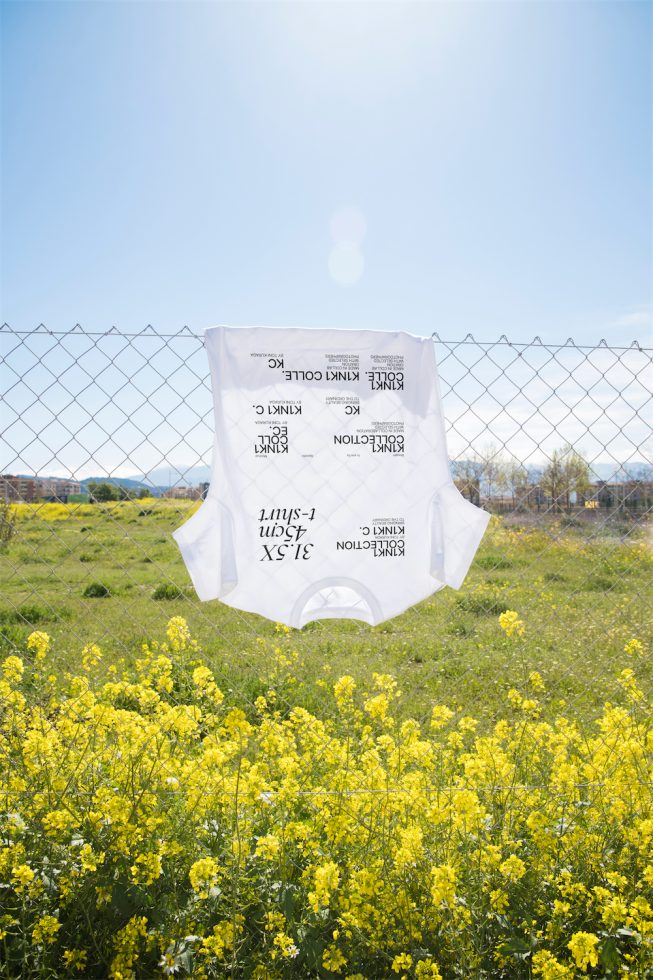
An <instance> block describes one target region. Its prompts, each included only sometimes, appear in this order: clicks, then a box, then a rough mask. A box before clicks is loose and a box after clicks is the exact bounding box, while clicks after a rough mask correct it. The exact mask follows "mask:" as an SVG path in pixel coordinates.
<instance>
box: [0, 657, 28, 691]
mask: <svg viewBox="0 0 653 980" xmlns="http://www.w3.org/2000/svg"><path fill="white" fill-rule="evenodd" d="M24 670H25V666H24V664H23V661H22V660H21V659H20V657H13V656H12V657H7V658H6V659H5V660H3V661H2V673H3V674H4V676H5V677H6V678H7V680H8V681H9V682H10V683H11V684H20V682H21V680H22V677H23V672H24Z"/></svg>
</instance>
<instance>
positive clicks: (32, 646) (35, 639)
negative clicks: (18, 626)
mask: <svg viewBox="0 0 653 980" xmlns="http://www.w3.org/2000/svg"><path fill="white" fill-rule="evenodd" d="M49 646H50V637H49V636H48V634H47V633H42V632H41V631H40V630H35V631H34V632H33V633H30V635H29V636H28V637H27V649H28V650H31V651H32V652H33V653H34V659H35V660H36V661H37V662H38V661H40V660H44V659H45V655H46V653H47V652H48V647H49Z"/></svg>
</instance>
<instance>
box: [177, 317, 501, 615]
mask: <svg viewBox="0 0 653 980" xmlns="http://www.w3.org/2000/svg"><path fill="white" fill-rule="evenodd" d="M205 345H206V350H207V353H208V358H209V365H210V370H211V380H212V387H213V399H214V409H215V411H214V416H215V438H214V445H213V467H212V474H211V482H210V488H209V492H208V495H207V497H206V500H205V501H204V502H203V503H202V505H201V506H200V508H199V509H198V510H197V511H196V512H195V514H194V515H193V516H192V517H190V518H189V519H188V520H187V521H186V522H185V523H184V524H183V525H182V526H181V527H179V528H178V529H177V530H176V531H174V532H173V537H174V538H175V540H176V542H177V544H178V545H179V548H180V550H181V553H182V556H183V558H184V561H185V563H186V566H187V568H188V571H189V574H190V576H191V579H192V581H193V584H194V586H195V590H196V592H197V595H198V597H199V598H200V600H202V601H206V600H209V599H220V600H221V601H222V602H224V603H226V604H227V605H229V606H232V607H234V608H236V609H242V610H247V611H249V612H254V613H259V614H260V615H262V616H266V617H267V618H269V619H271V620H274V621H275V622H281V623H285V624H286V625H288V626H292V627H297V628H299V627H301V626H303V625H304V624H305V623H308V622H310V621H311V620H314V619H324V618H351V619H360V620H363V621H364V622H366V623H370V624H371V625H376V624H377V623H381V622H383V621H384V620H386V619H390V618H391V617H393V616H397V615H398V614H399V613H401V612H403V611H404V610H405V609H408V608H409V607H410V606H412V605H414V604H415V603H417V602H420V600H422V599H426V598H427V596H430V595H432V594H433V593H434V592H437V591H438V590H439V589H441V588H443V586H445V585H449V586H451V588H454V589H458V588H460V586H461V585H462V582H463V580H464V578H465V575H466V574H467V570H468V569H469V566H470V564H471V561H472V559H473V557H474V554H475V552H476V549H477V548H478V545H479V543H480V541H481V538H482V537H483V533H484V531H485V528H486V526H487V523H488V521H489V519H490V515H489V514H488V513H487V512H486V511H484V510H481V509H480V508H478V507H476V506H475V505H474V504H472V503H470V502H469V501H468V500H465V498H464V497H463V496H462V494H461V493H460V492H459V491H458V489H457V488H456V487H455V485H454V483H453V481H452V478H451V472H450V469H449V463H448V459H447V448H446V441H445V430H444V423H443V417H442V408H441V398H440V388H439V381H438V373H437V367H436V361H435V350H434V344H433V341H432V340H431V339H430V338H424V337H417V336H414V335H412V334H409V333H405V332H394V333H391V332H386V331H380V330H379V331H377V330H339V329H317V328H316V329H305V328H298V327H290V328H276V327H224V326H219V327H212V328H210V329H208V330H207V331H206V333H205Z"/></svg>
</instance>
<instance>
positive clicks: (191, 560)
mask: <svg viewBox="0 0 653 980" xmlns="http://www.w3.org/2000/svg"><path fill="white" fill-rule="evenodd" d="M172 536H173V538H174V539H175V541H176V542H177V545H178V546H179V550H180V551H181V555H182V558H183V559H184V564H185V565H186V568H187V569H188V574H189V575H190V577H191V581H192V583H193V586H194V588H195V591H196V593H197V597H198V599H200V601H201V602H207V601H208V600H209V599H218V598H220V597H221V596H224V595H226V594H227V593H228V592H231V590H232V589H233V588H234V587H235V586H236V584H237V581H238V579H237V574H236V565H235V555H234V552H233V528H232V521H231V514H230V512H229V511H228V510H227V508H226V507H225V506H224V504H222V503H221V502H220V501H219V500H216V499H215V498H213V497H207V498H206V500H205V501H204V502H203V504H202V506H201V507H200V508H199V510H197V511H195V513H194V514H193V515H192V517H189V518H188V520H187V521H186V522H185V523H184V524H182V525H181V527H178V528H177V529H176V530H175V531H173V532H172Z"/></svg>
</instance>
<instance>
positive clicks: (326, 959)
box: [322, 943, 347, 973]
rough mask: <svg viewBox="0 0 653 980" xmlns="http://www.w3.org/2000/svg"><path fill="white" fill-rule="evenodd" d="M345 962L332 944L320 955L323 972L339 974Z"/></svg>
mask: <svg viewBox="0 0 653 980" xmlns="http://www.w3.org/2000/svg"><path fill="white" fill-rule="evenodd" d="M346 963H347V960H346V959H345V957H344V956H343V955H342V953H341V952H340V950H339V949H338V947H337V946H336V945H335V943H333V944H332V945H331V946H327V948H326V949H325V950H324V952H323V953H322V966H323V967H324V969H325V970H329V971H330V972H331V973H340V971H341V970H342V968H343V966H345V965H346Z"/></svg>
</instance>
